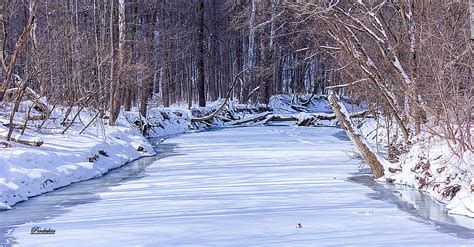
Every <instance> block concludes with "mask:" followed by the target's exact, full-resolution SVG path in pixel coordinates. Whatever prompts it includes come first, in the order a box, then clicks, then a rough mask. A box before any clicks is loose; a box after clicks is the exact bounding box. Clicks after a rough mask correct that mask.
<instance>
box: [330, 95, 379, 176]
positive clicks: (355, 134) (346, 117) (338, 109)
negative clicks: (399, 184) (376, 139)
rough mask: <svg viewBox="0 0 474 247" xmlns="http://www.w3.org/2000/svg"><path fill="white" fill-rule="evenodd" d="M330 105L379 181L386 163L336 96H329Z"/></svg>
mask: <svg viewBox="0 0 474 247" xmlns="http://www.w3.org/2000/svg"><path fill="white" fill-rule="evenodd" d="M329 104H330V105H331V107H332V109H333V111H334V113H335V115H336V118H337V120H338V121H339V123H340V125H341V127H342V128H343V129H344V131H345V132H346V133H347V135H348V136H349V139H350V140H351V141H352V143H353V144H354V145H355V146H356V148H357V149H358V150H359V152H360V154H361V155H362V157H363V158H364V160H365V161H366V162H367V164H368V165H369V167H370V168H371V169H372V173H373V175H374V178H375V179H377V178H380V177H383V176H384V166H383V165H382V164H384V163H385V161H384V160H383V158H382V157H380V156H379V155H378V154H377V153H376V152H375V150H373V149H372V148H371V147H370V145H369V144H368V143H367V141H366V140H365V139H364V137H363V136H362V134H361V133H360V132H359V130H358V129H357V128H356V127H355V126H354V125H353V124H352V122H351V120H350V114H349V113H348V112H347V110H346V108H345V106H344V104H342V103H341V101H340V100H339V97H338V96H337V95H336V94H331V95H329Z"/></svg>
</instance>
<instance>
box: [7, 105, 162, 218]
mask: <svg viewBox="0 0 474 247" xmlns="http://www.w3.org/2000/svg"><path fill="white" fill-rule="evenodd" d="M82 118H83V119H87V114H86V113H85V114H82ZM6 129H7V128H6V127H4V126H3V125H0V132H2V131H6ZM81 129H82V127H80V128H79V126H78V127H73V128H71V130H70V131H68V132H66V133H65V134H64V135H62V134H60V133H48V134H41V133H40V132H36V131H34V130H28V131H27V132H28V134H29V135H32V136H33V135H34V136H35V137H37V138H41V139H42V141H44V144H43V145H42V146H40V147H31V146H26V145H21V144H16V143H13V147H12V148H1V149H0V157H1V159H0V210H1V209H9V208H10V206H12V205H14V204H15V203H18V202H20V201H24V200H27V199H28V198H29V197H32V196H37V195H40V194H42V193H45V192H48V191H52V190H54V189H57V188H59V187H63V186H66V185H69V184H71V183H75V182H78V181H83V180H87V179H91V178H96V177H100V176H102V175H103V174H104V173H106V172H107V171H108V170H110V169H113V168H117V167H120V166H122V165H124V164H125V163H127V162H130V161H132V160H134V159H137V158H140V157H143V156H150V155H154V154H155V152H154V150H153V147H152V146H151V144H150V143H149V142H148V141H147V140H146V139H145V138H144V137H143V136H142V135H141V133H140V132H139V131H138V129H137V128H135V127H133V126H132V125H130V124H129V123H127V122H126V121H125V119H124V117H123V116H121V117H120V119H119V121H118V124H117V126H115V127H110V126H107V125H104V129H103V130H102V131H100V130H99V129H98V126H91V127H90V128H88V129H87V130H86V131H84V133H83V134H79V131H80V130H81ZM50 131H52V130H50ZM98 132H101V133H102V134H103V136H102V135H98V134H97V133H98Z"/></svg>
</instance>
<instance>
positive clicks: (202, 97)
mask: <svg viewBox="0 0 474 247" xmlns="http://www.w3.org/2000/svg"><path fill="white" fill-rule="evenodd" d="M198 19H199V24H198V25H199V31H198V40H197V41H198V46H199V49H198V50H199V54H198V61H197V66H198V70H199V72H198V80H197V91H198V101H199V106H200V107H204V106H206V90H205V85H204V84H205V81H204V80H205V75H204V70H205V68H204V48H205V45H206V42H205V40H204V0H199V3H198Z"/></svg>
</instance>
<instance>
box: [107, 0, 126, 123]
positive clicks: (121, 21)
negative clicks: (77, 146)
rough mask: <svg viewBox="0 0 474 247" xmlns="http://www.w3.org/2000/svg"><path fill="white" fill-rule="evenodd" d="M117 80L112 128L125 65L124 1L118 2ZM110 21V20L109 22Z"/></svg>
mask: <svg viewBox="0 0 474 247" xmlns="http://www.w3.org/2000/svg"><path fill="white" fill-rule="evenodd" d="M118 8H119V51H118V56H119V78H118V79H117V80H116V81H115V88H114V92H113V93H114V94H113V101H112V102H113V103H112V110H111V111H110V118H109V125H111V126H114V125H115V122H116V121H117V118H118V115H119V113H120V103H121V91H122V79H123V69H124V68H123V66H124V63H125V0H119V6H118ZM111 21H112V20H111Z"/></svg>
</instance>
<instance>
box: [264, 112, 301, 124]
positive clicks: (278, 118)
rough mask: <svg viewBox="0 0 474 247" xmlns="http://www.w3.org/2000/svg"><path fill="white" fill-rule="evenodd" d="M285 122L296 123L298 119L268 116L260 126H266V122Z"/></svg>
mask: <svg viewBox="0 0 474 247" xmlns="http://www.w3.org/2000/svg"><path fill="white" fill-rule="evenodd" d="M285 121H298V118H297V117H295V116H292V115H278V114H272V115H269V116H268V117H267V118H265V120H263V121H262V124H268V122H285Z"/></svg>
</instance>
